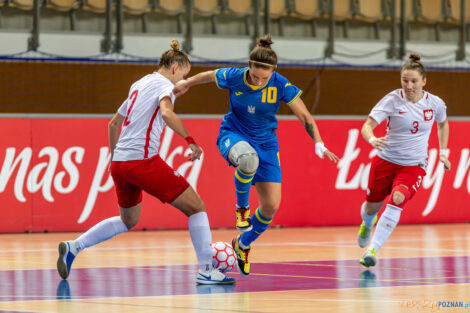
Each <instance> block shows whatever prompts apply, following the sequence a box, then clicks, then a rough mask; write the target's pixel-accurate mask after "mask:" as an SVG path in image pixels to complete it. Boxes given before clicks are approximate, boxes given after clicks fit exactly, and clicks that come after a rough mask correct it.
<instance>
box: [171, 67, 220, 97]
mask: <svg viewBox="0 0 470 313" xmlns="http://www.w3.org/2000/svg"><path fill="white" fill-rule="evenodd" d="M215 72H216V70H213V71H207V72H202V73H199V74H196V75H194V76H191V77H189V78H188V79H183V80H180V81H179V82H177V83H176V85H175V87H174V88H173V93H174V94H175V96H176V97H179V96H181V95H183V94H184V93H185V92H186V91H188V89H189V88H191V87H192V86H195V85H200V84H207V83H210V82H214V81H215Z"/></svg>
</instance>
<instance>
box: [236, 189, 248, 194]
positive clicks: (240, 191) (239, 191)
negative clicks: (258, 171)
mask: <svg viewBox="0 0 470 313" xmlns="http://www.w3.org/2000/svg"><path fill="white" fill-rule="evenodd" d="M235 191H236V192H238V193H247V192H248V191H242V190H238V189H235Z"/></svg>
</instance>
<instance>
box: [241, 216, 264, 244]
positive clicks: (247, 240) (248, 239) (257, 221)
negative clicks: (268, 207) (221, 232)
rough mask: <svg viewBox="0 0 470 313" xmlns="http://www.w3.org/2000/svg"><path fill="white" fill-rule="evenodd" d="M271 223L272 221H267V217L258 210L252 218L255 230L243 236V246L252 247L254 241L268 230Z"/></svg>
mask: <svg viewBox="0 0 470 313" xmlns="http://www.w3.org/2000/svg"><path fill="white" fill-rule="evenodd" d="M271 221H272V219H267V218H266V217H264V216H262V215H261V212H260V210H259V208H258V209H257V210H256V211H255V213H254V214H253V215H252V216H251V223H252V225H253V228H252V229H251V230H250V231H248V232H246V233H243V234H242V235H241V238H240V241H241V245H242V246H244V247H248V246H249V245H251V243H252V242H253V241H255V240H256V239H257V238H258V237H259V236H260V235H261V234H262V233H263V232H264V231H265V230H266V229H268V227H269V224H270V223H271Z"/></svg>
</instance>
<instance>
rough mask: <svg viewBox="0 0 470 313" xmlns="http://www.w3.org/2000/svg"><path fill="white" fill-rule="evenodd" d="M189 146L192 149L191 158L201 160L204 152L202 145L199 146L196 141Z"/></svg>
mask: <svg viewBox="0 0 470 313" xmlns="http://www.w3.org/2000/svg"><path fill="white" fill-rule="evenodd" d="M189 148H190V149H191V154H190V155H189V159H190V160H191V161H194V160H199V159H200V158H201V154H202V149H201V147H199V146H198V145H197V144H195V143H192V144H190V145H189Z"/></svg>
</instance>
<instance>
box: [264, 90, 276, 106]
mask: <svg viewBox="0 0 470 313" xmlns="http://www.w3.org/2000/svg"><path fill="white" fill-rule="evenodd" d="M262 92H263V97H262V98H261V102H263V103H265V102H266V100H268V103H276V100H277V88H276V87H268V88H264V89H263V90H262Z"/></svg>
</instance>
